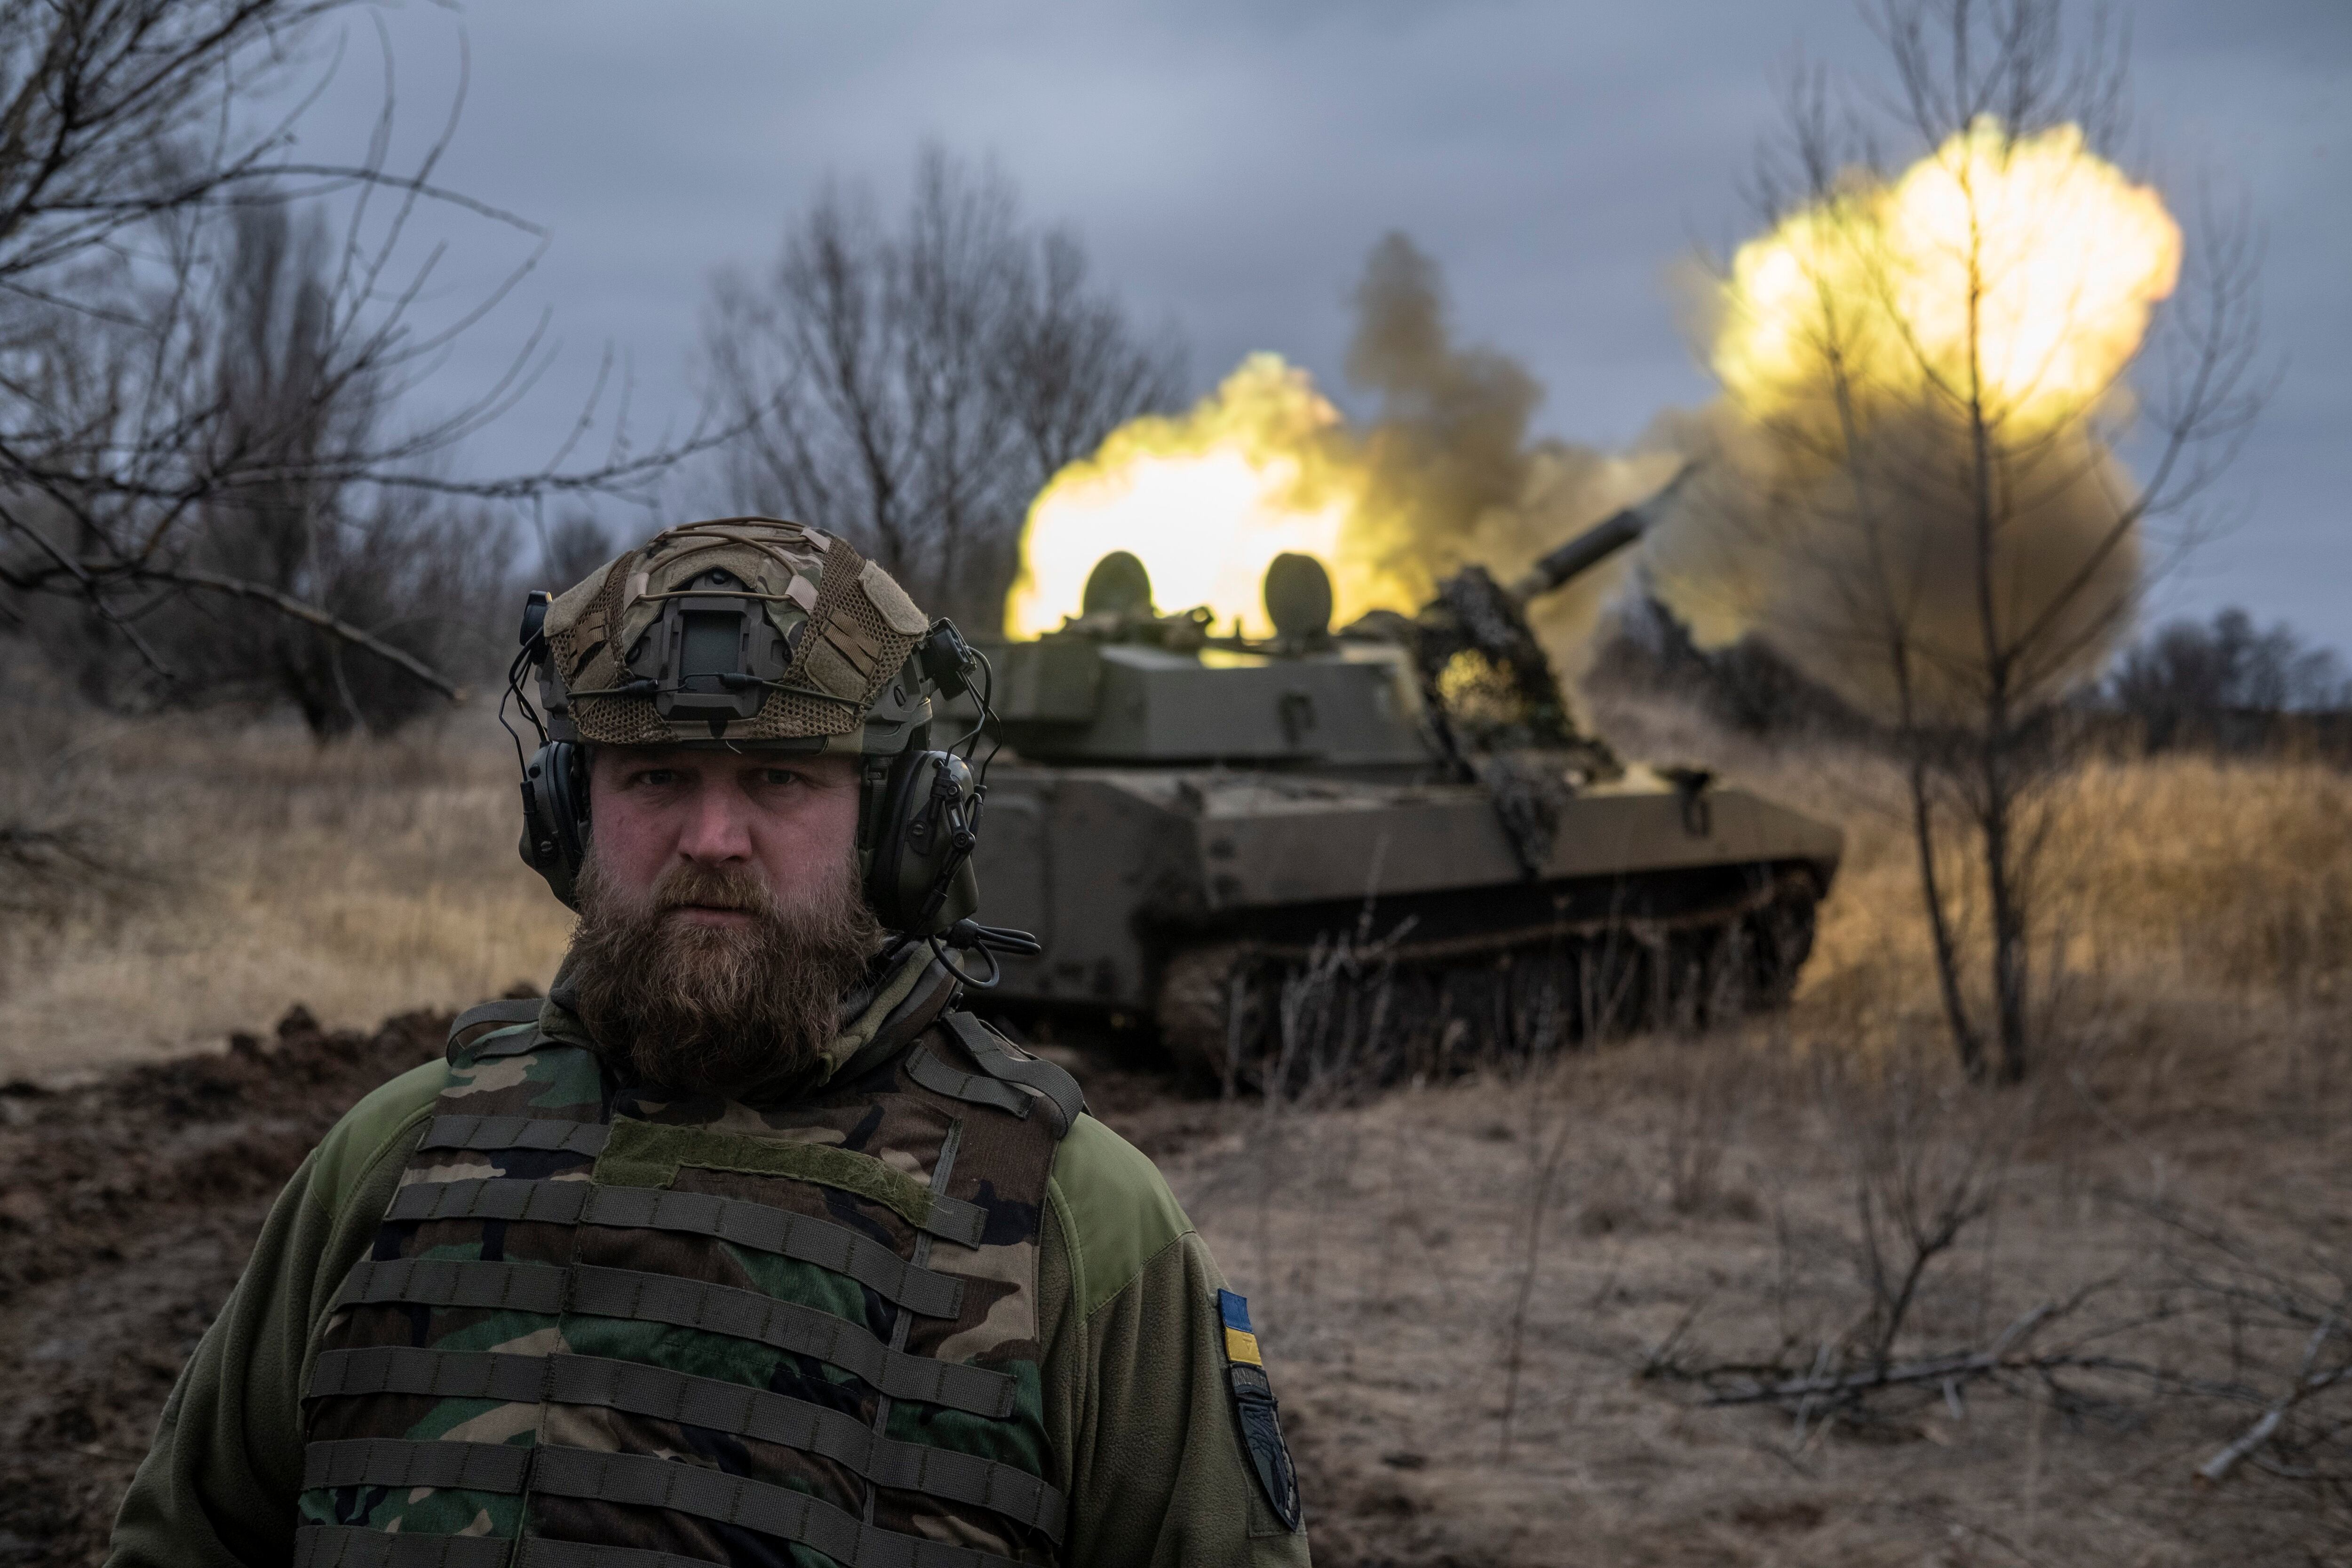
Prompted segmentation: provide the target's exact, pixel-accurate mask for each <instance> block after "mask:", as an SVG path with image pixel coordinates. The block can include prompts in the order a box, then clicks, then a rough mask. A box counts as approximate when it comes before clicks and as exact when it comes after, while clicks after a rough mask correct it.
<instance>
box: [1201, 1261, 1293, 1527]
mask: <svg viewBox="0 0 2352 1568" xmlns="http://www.w3.org/2000/svg"><path fill="white" fill-rule="evenodd" d="M1217 1315H1218V1317H1220V1318H1221V1319H1223V1323H1224V1332H1225V1379H1226V1381H1227V1382H1228V1383H1229V1384H1231V1385H1232V1388H1233V1392H1234V1415H1235V1416H1236V1417H1237V1424H1238V1426H1239V1428H1240V1432H1239V1436H1240V1437H1241V1442H1242V1452H1243V1454H1244V1455H1245V1456H1247V1458H1248V1459H1249V1462H1250V1468H1252V1469H1253V1470H1255V1471H1256V1472H1257V1479H1258V1484H1259V1485H1260V1486H1261V1487H1263V1488H1265V1500H1266V1501H1267V1502H1268V1503H1269V1504H1271V1505H1272V1506H1273V1508H1274V1512H1275V1517H1276V1518H1277V1519H1279V1520H1281V1521H1282V1523H1283V1528H1285V1529H1286V1530H1297V1528H1298V1524H1299V1520H1300V1518H1301V1510H1300V1508H1299V1502H1298V1470H1297V1466H1295V1465H1294V1464H1292V1463H1291V1458H1290V1445H1289V1444H1288V1443H1286V1442H1285V1441H1284V1440H1283V1436H1282V1422H1281V1417H1280V1414H1279V1407H1278V1406H1277V1405H1276V1404H1275V1398H1274V1385H1273V1384H1271V1383H1268V1382H1267V1381H1266V1376H1265V1356H1263V1355H1261V1354H1260V1353H1259V1352H1258V1348H1257V1334H1256V1333H1255V1331H1253V1330H1252V1329H1251V1328H1250V1320H1249V1303H1248V1302H1247V1301H1246V1300H1243V1299H1242V1298H1241V1297H1239V1296H1236V1295H1234V1293H1233V1292H1232V1291H1231V1290H1220V1291H1218V1292H1217Z"/></svg>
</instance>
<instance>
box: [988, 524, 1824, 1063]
mask: <svg viewBox="0 0 2352 1568" xmlns="http://www.w3.org/2000/svg"><path fill="white" fill-rule="evenodd" d="M1677 482H1679V481H1677ZM1674 488H1675V487H1673V486H1670V487H1669V488H1668V489H1667V490H1666V491H1664V492H1661V493H1660V494H1659V495H1658V496H1655V497H1653V498H1652V499H1651V500H1649V501H1648V502H1645V503H1644V504H1643V506H1641V507H1636V508H1629V509H1627V510H1625V511H1622V512H1620V513H1619V514H1617V515H1616V516H1614V517H1612V518H1611V519H1609V520H1608V521H1604V522H1602V523H1601V524H1600V525H1599V526H1598V527H1595V528H1593V529H1591V530H1589V531H1585V532H1584V533H1582V534H1580V535H1579V536H1577V537H1576V538H1574V539H1572V540H1570V541H1569V542H1567V543H1565V544H1563V545H1562V546H1560V547H1559V549H1557V550H1555V551H1553V552H1551V553H1550V554H1549V555H1547V556H1546V557H1545V558H1544V559H1543V560H1542V561H1540V562H1538V564H1537V566H1536V567H1535V568H1534V569H1533V570H1531V571H1530V572H1529V573H1528V574H1527V575H1526V576H1525V577H1523V578H1521V579H1520V580H1518V581H1517V582H1515V583H1512V584H1508V585H1507V586H1506V585H1503V584H1497V583H1496V581H1495V580H1494V579H1493V578H1492V577H1490V576H1489V575H1488V574H1486V572H1484V571H1483V570H1481V569H1478V568H1475V567H1472V568H1469V569H1468V570H1466V571H1465V572H1463V573H1461V574H1457V575H1455V576H1454V577H1452V578H1449V579H1448V580H1446V582H1445V583H1444V584H1442V586H1441V589H1440V592H1439V594H1438V596H1437V598H1436V599H1435V600H1434V601H1433V603H1432V604H1431V605H1428V606H1426V607H1425V608H1424V609H1423V611H1422V612H1421V613H1420V614H1419V615H1418V616H1402V615H1396V614H1392V613H1378V614H1375V615H1372V616H1366V617H1364V618H1363V619H1362V620H1360V621H1358V622H1356V623H1355V624H1353V625H1351V626H1345V627H1341V628H1339V629H1337V630H1334V629H1333V628H1332V627H1331V626H1330V625H1329V621H1330V616H1331V609H1332V594H1331V586H1330V581H1329V578H1328V574H1326V573H1325V572H1324V570H1323V568H1322V567H1321V566H1320V564H1319V563H1317V562H1315V561H1314V560H1313V559H1311V558H1310V557H1307V556H1303V555H1286V556H1281V557H1277V558H1276V561H1275V562H1274V563H1273V566H1272V568H1271V569H1270V570H1269V571H1268V573H1267V574H1266V582H1265V599H1266V606H1267V612H1268V616H1269V618H1270V620H1271V621H1272V623H1273V625H1274V627H1275V635H1274V636H1273V637H1271V638H1266V639H1263V640H1248V639H1244V638H1242V637H1239V636H1238V635H1236V636H1232V637H1216V636H1213V635H1212V627H1211V626H1210V623H1209V617H1208V615H1207V612H1206V611H1189V612H1185V613H1181V614H1177V615H1160V614H1159V613H1157V612H1156V611H1155V610H1154V608H1153V606H1152V605H1151V603H1150V584H1149V579H1148V577H1147V576H1146V574H1145V573H1144V569H1143V566H1142V563H1140V562H1139V561H1138V560H1136V559H1135V558H1134V557H1133V556H1131V555H1126V554H1124V553H1121V554H1115V555H1112V556H1108V557H1106V558H1105V559H1104V561H1103V562H1102V563H1099V564H1098V565H1097V567H1096V569H1095V572H1094V574H1093V577H1092V578H1091V579H1090V580H1089V582H1088V584H1087V592H1086V599H1085V602H1084V604H1083V605H1081V607H1080V613H1079V614H1078V615H1076V616H1072V617H1071V618H1070V619H1069V620H1068V622H1067V623H1066V625H1065V626H1064V627H1063V628H1062V629H1061V630H1059V631H1057V632H1054V633H1051V634H1048V635H1046V636H1045V637H1039V638H1036V639H1034V640H1031V641H1020V642H1008V643H996V644H992V645H990V646H989V649H988V651H989V652H990V654H991V657H992V661H993V664H994V667H995V679H994V693H993V700H994V706H995V709H996V712H997V714H998V717H999V722H1000V725H1001V731H1002V737H1003V741H1004V742H1005V744H1006V747H1007V754H1006V755H1005V756H1004V757H1003V758H1002V759H1000V760H999V761H998V762H997V763H995V765H994V767H993V768H992V770H991V772H990V774H989V788H988V796H987V805H986V813H985V816H986V820H985V830H984V831H983V832H982V834H981V836H980V847H979V849H978V851H977V857H976V858H977V860H978V869H979V873H980V886H981V888H982V897H983V900H984V911H985V915H986V918H987V919H988V920H989V921H990V922H991V923H992V924H996V925H1006V926H1015V927H1019V928H1021V929H1024V930H1026V931H1034V932H1035V933H1036V935H1037V937H1038V939H1039V942H1041V944H1042V947H1043V951H1042V952H1039V953H1038V954H1037V955H1035V956H1034V957H1025V958H1008V959H1006V960H1005V961H1004V966H1003V981H1002V984H1001V985H1000V987H999V989H998V991H997V993H996V1000H997V1001H998V1002H999V1003H1000V1004H1001V1005H1005V1006H1006V1007H1007V1008H1008V1009H1010V1010H1012V1011H1013V1012H1015V1013H1024V1012H1025V1013H1028V1014H1030V1015H1032V1016H1034V1017H1035V1018H1038V1019H1042V1020H1044V1021H1045V1022H1046V1023H1047V1024H1048V1026H1050V1023H1051V1020H1052V1019H1054V1018H1055V1017H1071V1016H1091V1017H1092V1018H1093V1019H1094V1020H1096V1021H1097V1022H1098V1023H1108V1024H1110V1025H1113V1026H1127V1027H1134V1028H1141V1027H1145V1026H1156V1028H1157V1031H1158V1033H1159V1036H1160V1038H1161V1040H1162V1041H1163V1042H1164V1043H1165V1044H1166V1046H1167V1047H1168V1048H1169V1049H1170V1051H1171V1053H1172V1054H1174V1055H1175V1056H1176V1057H1177V1058H1178V1059H1179V1060H1180V1061H1183V1062H1185V1063H1188V1064H1191V1065H1192V1066H1194V1067H1196V1068H1201V1069H1203V1070H1205V1071H1207V1072H1208V1073H1210V1074H1212V1075H1222V1074H1232V1073H1235V1072H1239V1073H1242V1074H1244V1075H1254V1074H1255V1073H1256V1072H1257V1071H1258V1070H1260V1069H1261V1068H1263V1067H1264V1065H1265V1063H1266V1062H1268V1061H1269V1060H1271V1059H1272V1058H1275V1057H1276V1056H1277V1055H1282V1054H1286V1053H1287V1054H1291V1055H1295V1054H1296V1053H1297V1052H1298V1051H1300V1050H1302V1049H1307V1050H1313V1051H1318V1052H1321V1051H1326V1050H1334V1049H1342V1048H1344V1049H1345V1050H1346V1051H1347V1052H1348V1053H1349V1056H1350V1058H1351V1059H1352V1060H1354V1061H1355V1062H1357V1063H1359V1064H1362V1063H1365V1062H1369V1063H1370V1065H1371V1066H1372V1067H1373V1068H1375V1070H1376V1071H1378V1072H1379V1073H1381V1074H1383V1075H1388V1076H1394V1075H1396V1074H1399V1073H1404V1072H1418V1071H1442V1070H1444V1069H1445V1068H1446V1067H1447V1065H1448V1064H1449V1063H1450V1062H1453V1061H1458V1060H1463V1059H1467V1058H1469V1057H1471V1056H1472V1055H1474V1054H1476V1053H1480V1052H1488V1051H1496V1050H1502V1051H1511V1050H1517V1049H1524V1048H1527V1047H1529V1046H1530V1045H1534V1044H1537V1043H1539V1042H1541V1041H1543V1040H1545V1039H1547V1038H1550V1039H1561V1038H1570V1037H1581V1036H1588V1035H1591V1034H1595V1033H1601V1032H1612V1031H1621V1030H1624V1029H1629V1028H1635V1027H1640V1026H1646V1025H1651V1024H1658V1023H1664V1022H1670V1021H1674V1020H1683V1021H1688V1022H1698V1021H1703V1020H1705V1019H1706V1018H1708V1017H1711V1016H1720V1015H1722V1014H1723V1013H1724V1012H1726V1011H1727V1010H1735V1009H1754V1008H1759V1007H1769V1006H1772V1005H1779V1004H1780V1003H1781V1002H1782V1001H1784V1000H1785V998H1786V997H1787V995H1788V993H1789V990H1790V986H1791V985H1792V984H1793V983H1794V980H1795V977H1796V973H1797V970H1798V966H1799V965H1800V964H1801V963H1803V961H1804V959H1805V956H1806V954H1807V952H1808V951H1809V950H1810V948H1811V940H1812V929H1813V910H1814V905H1815V903H1816V902H1817V901H1818V900H1820V899H1821V898H1822V895H1823V894H1824V893H1826V892H1827V890H1828V889H1829V885H1830V881H1831V879H1832V876H1833V875H1834V874H1835V871H1836V868H1837V863H1838V858H1839V855H1840V851H1841V847H1842V837H1841V835H1840V833H1839V831H1838V829H1836V828H1835V827H1833V826H1827V825H1824V824H1822V823H1820V822H1816V821H1814V820H1812V819H1811V818H1809V817H1806V816H1801V815H1799V814H1798V813H1796V812H1793V811H1790V810H1789V809H1787V808H1785V807H1783V806H1780V805H1774V804H1772V803H1771V802H1769V801H1767V800H1765V799H1763V798H1761V797H1759V796H1758V795H1752V794H1750V793H1748V791H1746V790H1742V789H1736V788H1727V787H1723V786H1721V785H1719V784H1717V783H1716V782H1715V781H1714V780H1713V779H1712V778H1711V777H1710V776H1709V775H1707V774H1706V773H1701V772H1697V771H1695V770H1688V769H1659V768H1653V767H1647V766H1643V765H1640V764H1628V763H1623V762H1622V761H1621V760H1620V759H1618V758H1617V757H1616V756H1615V755H1614V754H1613V753H1612V752H1611V750H1610V749H1609V747H1608V746H1606V745H1605V744H1604V743H1602V742H1600V741H1599V740H1598V739H1596V738H1594V737H1591V736H1589V735H1585V734H1583V733H1581V732H1580V731H1578V729H1577V728H1576V726H1575V724H1574V722H1573V720H1572V718H1571V716H1570V711H1569V709H1568V705H1567V704H1566V703H1565V702H1564V701H1563V700H1562V699H1561V696H1560V692H1559V687H1558V685H1557V683H1556V681H1555V679H1554V678H1553V676H1552V673H1551V670H1550V668H1549V664H1548V663H1547V662H1546V660H1545V658H1544V656H1543V654H1542V651H1541V649H1540V648H1539V647H1538V645H1537V643H1536V640H1535V638H1534V637H1533V636H1532V635H1531V634H1530V633H1529V631H1528V624H1527V620H1526V616H1525V610H1526V607H1527V605H1528V604H1529V603H1530V602H1531V601H1532V600H1534V599H1536V598H1537V597H1538V596H1540V595H1543V594H1546V593H1549V592H1550V591H1552V590H1554V589H1556V588H1558V587H1559V586H1560V585H1561V584H1565V583H1566V582H1568V581H1570V579H1571V578H1572V577H1574V576H1575V575H1576V574H1579V573H1580V572H1583V571H1587V570H1590V569H1591V567H1592V566H1594V565H1597V564H1598V563H1601V561H1604V560H1606V559H1608V558H1609V557H1610V556H1612V555H1613V554H1614V553H1616V552H1618V551H1620V550H1622V549H1623V548H1624V547H1625V546H1627V545H1628V544H1631V543H1632V542H1634V541H1635V540H1636V539H1638V538H1639V537H1640V535H1641V533H1642V531H1643V529H1644V528H1645V527H1646V526H1647V524H1648V522H1649V521H1650V520H1651V519H1652V518H1653V517H1654V516H1655V515H1657V514H1658V512H1659V511H1660V510H1662V509H1663V508H1664V506H1666V505H1667V504H1669V503H1670V501H1671V500H1672V492H1673V489H1674ZM1309 1015H1311V1017H1310V1016H1309ZM1309 1035H1311V1036H1312V1037H1313V1039H1312V1040H1309V1039H1307V1036H1309ZM1318 1042H1319V1043H1318ZM1289 1070H1291V1071H1293V1072H1298V1071H1303V1070H1307V1066H1306V1065H1305V1064H1302V1063H1299V1062H1292V1063H1291V1064H1290V1067H1289Z"/></svg>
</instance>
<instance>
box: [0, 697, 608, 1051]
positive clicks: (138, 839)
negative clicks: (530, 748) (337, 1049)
mask: <svg viewBox="0 0 2352 1568" xmlns="http://www.w3.org/2000/svg"><path fill="white" fill-rule="evenodd" d="M8 717H9V719H10V721H11V728H12V730H13V731H14V733H15V735H16V740H17V749H16V752H15V753H14V756H13V758H12V759H11V764H10V765H9V767H8V769H7V771H6V773H5V774H0V791H5V795H0V805H5V807H7V808H8V809H7V810H5V811H0V816H5V815H16V816H22V817H26V818H29V819H31V820H34V821H36V822H37V823H40V824H42V825H45V826H67V827H70V828H73V829H75V830H77V831H78V832H79V835H80V836H81V837H82V839H83V841H85V842H86V843H88V844H89V845H90V846H91V847H93V849H94V850H95V852H96V853H98V854H100V855H101V856H102V857H103V858H104V859H105V860H106V862H107V863H108V864H109V865H110V866H111V867H114V868H118V870H117V874H116V875H115V876H114V877H113V878H111V879H108V880H107V881H106V882H105V884H104V885H103V886H100V885H96V884H95V879H90V878H87V877H84V878H79V879H76V880H75V881H74V883H73V884H72V885H70V886H68V887H66V888H63V889H55V890H54V891H55V894H56V896H53V897H50V898H48V899H47V900H45V901H44V906H43V908H42V909H41V910H39V912H38V913H37V914H33V915H20V916H17V917H15V918H13V919H11V920H10V921H8V923H7V924H6V925H5V927H0V1078H6V1077H10V1076H17V1075H27V1076H31V1077H34V1078H37V1079H54V1078H58V1077H59V1076H72V1075H74V1074H76V1073H79V1072H84V1071H88V1070H91V1069H95V1068H101V1067H104V1066H107V1065H110V1064H111V1063H114V1062H117V1061H121V1060H126V1059H132V1058H145V1057H151V1056H155V1055H159V1054H165V1053H170V1052H175V1051H182V1050H186V1049H189V1048H191V1047H218V1046H219V1045H221V1044H222V1043H223V1042H224V1040H225V1039H226V1036H227V1035H228V1033H229V1032H231V1031H233V1030H239V1029H257V1028H260V1027H263V1026H267V1025H268V1023H269V1022H270V1021H271V1020H273V1019H275V1018H277V1017H278V1016H279V1015H280V1014H282V1013H284V1012H285V1011H286V1009H287V1008H288V1007H289V1005H293V1004H295V1003H298V1002H299V1003H301V1004H303V1005H307V1006H308V1007H309V1008H310V1010H311V1012H312V1013H313V1014H314V1015H316V1016H318V1017H319V1018H320V1021H321V1022H322V1023H324V1024H326V1025H328V1026H331V1027H339V1026H353V1027H358V1026H369V1027H372V1026H373V1025H374V1024H375V1023H376V1021H377V1020H379V1019H381V1018H383V1016H386V1015H387V1014H391V1013H394V1012H400V1011H404V1010H405V1009H407V1008H411V1007H419V1006H435V1007H457V1006H465V1005H470V1004H471V1003H473V1002H476V1001H479V1000H480V999H481V998H483V997H485V996H491V995H496V994H499V992H501V991H503V990H505V989H506V988H507V987H508V986H509V985H510V984H513V983H514V982H515V981H517V980H530V981H533V982H535V983H537V984H545V983H546V981H547V979H548V977H549V975H550V974H551V973H552V970H553V967H554V963H555V961H556V959H557V958H558V957H559V956H561V954H562V947H563V942H564V939H565V936H566V935H567V933H568V932H569V931H570V916H569V914H568V913H567V912H566V911H565V910H563V909H562V907H561V906H559V905H557V904H556V903H555V902H554V900H551V899H550V898H549V897H548V896H547V893H546V889H545V888H544V887H543V886H542V885H541V883H540V881H539V880H538V879H537V878H535V877H533V876H532V875H531V874H530V872H529V871H528V870H527V869H525V868H524V867H523V866H522V864H521V863H520V860H518V859H517V858H516V855H515V849H514V841H515V835H516V824H515V812H516V807H515V794H514V789H515V786H514V783H513V779H514V760H513V754H512V752H511V751H510V750H506V749H505V746H506V742H505V738H504V737H503V736H502V735H500V734H499V732H498V731H497V730H496V729H495V728H494V727H491V726H490V725H489V724H488V715H487V714H486V713H482V712H466V713H462V714H460V715H458V716H457V717H456V718H455V719H454V720H453V721H451V722H449V723H448V724H447V725H446V726H445V727H444V728H442V729H440V730H439V731H426V732H422V733H418V734H415V735H414V736H413V737H410V738H404V739H402V740H400V741H397V742H359V743H352V744H338V745H333V746H328V747H320V746H317V745H315V744H313V743H312V742H310V740H309V738H308V737H307V736H305V735H303V734H302V733H300V732H299V731H293V730H290V729H275V728H260V729H232V728H226V727H215V726H209V725H207V724H206V723H205V721H202V720H173V721H152V722H131V721H117V720H103V719H93V718H91V717H90V716H89V715H88V714H86V713H73V714H71V716H70V720H69V721H68V715H67V714H66V713H65V712H63V711H61V710H18V711H16V712H13V713H11V714H10V715H9V716H8Z"/></svg>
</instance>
